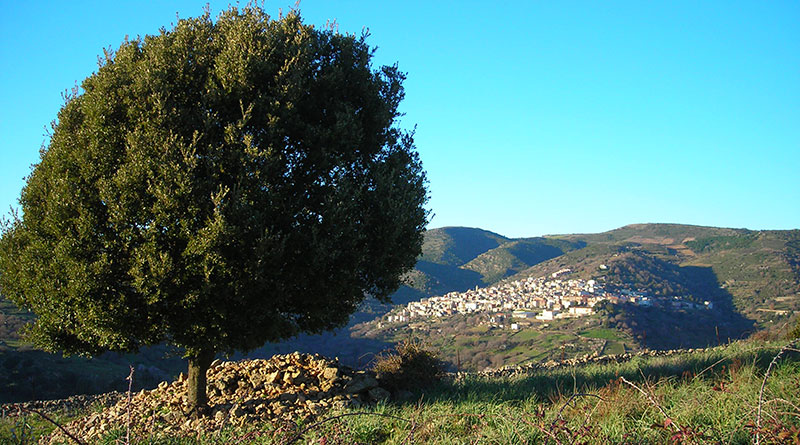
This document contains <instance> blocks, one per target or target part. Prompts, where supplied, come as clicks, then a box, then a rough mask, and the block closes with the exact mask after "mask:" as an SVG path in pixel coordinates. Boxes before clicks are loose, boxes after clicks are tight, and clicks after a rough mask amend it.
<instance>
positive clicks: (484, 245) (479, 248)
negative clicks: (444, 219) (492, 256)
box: [420, 227, 509, 267]
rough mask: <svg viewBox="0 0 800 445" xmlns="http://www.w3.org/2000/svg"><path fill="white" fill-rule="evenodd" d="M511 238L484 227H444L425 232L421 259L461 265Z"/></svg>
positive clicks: (436, 262) (449, 264) (435, 262)
mask: <svg viewBox="0 0 800 445" xmlns="http://www.w3.org/2000/svg"><path fill="white" fill-rule="evenodd" d="M508 241H509V239H508V238H506V237H504V236H502V235H498V234H496V233H494V232H489V231H488V230H483V229H474V228H470V227H442V228H439V229H431V230H428V231H426V232H425V241H424V243H423V245H422V256H421V257H420V260H422V261H427V262H430V263H434V264H444V265H448V266H456V267H458V266H461V265H462V264H465V263H467V262H469V261H471V260H472V259H474V258H475V257H477V256H478V255H480V254H482V253H484V252H486V251H488V250H490V249H494V248H495V247H497V246H500V245H501V244H503V243H506V242H508Z"/></svg>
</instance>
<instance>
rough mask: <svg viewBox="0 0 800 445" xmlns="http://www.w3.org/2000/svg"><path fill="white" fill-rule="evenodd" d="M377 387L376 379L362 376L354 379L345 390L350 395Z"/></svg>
mask: <svg viewBox="0 0 800 445" xmlns="http://www.w3.org/2000/svg"><path fill="white" fill-rule="evenodd" d="M376 386H378V381H377V380H375V377H372V376H371V375H369V374H360V375H357V376H356V377H354V378H353V380H351V381H350V383H348V384H347V386H345V388H344V390H345V391H346V392H347V393H348V394H357V393H360V392H361V391H366V390H368V389H371V388H374V387H376Z"/></svg>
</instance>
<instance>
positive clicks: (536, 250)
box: [461, 238, 586, 285]
mask: <svg viewBox="0 0 800 445" xmlns="http://www.w3.org/2000/svg"><path fill="white" fill-rule="evenodd" d="M584 246H586V243H585V242H583V241H569V240H560V239H550V238H523V239H518V240H511V241H508V242H506V243H504V244H501V245H500V246H498V247H495V248H494V249H491V250H488V251H486V252H484V253H482V254H480V255H478V256H477V257H475V258H474V259H472V260H470V261H469V262H468V263H466V264H463V265H461V269H466V270H472V271H475V272H478V273H479V274H480V275H481V278H482V281H483V283H484V284H487V285H488V284H492V283H495V282H497V281H499V280H501V279H503V278H506V277H508V276H511V275H515V274H516V273H519V272H521V271H523V270H525V269H527V268H529V267H531V266H533V265H536V264H539V263H541V262H543V261H547V260H549V259H552V258H556V257H558V256H561V255H563V254H565V253H566V252H570V251H573V250H576V249H581V248H583V247H584Z"/></svg>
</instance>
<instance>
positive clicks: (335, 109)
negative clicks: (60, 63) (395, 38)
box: [0, 6, 427, 403]
mask: <svg viewBox="0 0 800 445" xmlns="http://www.w3.org/2000/svg"><path fill="white" fill-rule="evenodd" d="M372 54H373V50H372V49H371V48H370V47H369V45H368V44H367V43H366V35H362V36H360V37H357V36H353V35H346V34H340V33H338V32H335V31H333V30H331V29H317V28H314V27H312V26H309V25H306V24H304V23H303V21H302V19H301V17H300V15H299V13H295V12H293V13H290V14H289V15H287V16H285V17H282V18H280V19H278V20H274V19H271V18H270V17H269V16H268V15H267V14H266V13H265V12H264V11H263V10H261V9H260V8H257V7H250V6H248V7H245V8H242V9H237V8H230V9H228V10H227V11H224V12H223V13H221V14H220V15H219V16H218V17H217V18H216V20H212V18H211V17H210V14H209V13H206V14H205V15H203V16H202V17H199V18H193V19H184V20H180V21H179V22H178V23H177V24H176V25H175V26H174V28H173V29H170V30H166V29H162V30H161V32H160V34H158V35H155V36H145V37H144V38H137V39H135V40H128V39H126V41H125V42H123V43H122V44H121V46H120V47H119V49H118V50H116V51H114V52H110V51H109V52H106V54H105V57H104V58H103V59H102V60H101V62H100V64H99V67H98V70H97V72H96V73H94V74H92V75H91V76H89V77H88V78H87V79H85V80H84V81H83V82H82V84H81V87H82V90H83V91H82V92H80V93H74V94H72V95H70V96H69V97H68V98H67V101H66V103H65V104H64V106H63V107H62V109H61V110H60V111H59V113H58V120H57V123H56V124H54V128H53V133H52V136H51V139H50V141H49V144H48V145H47V146H46V147H45V148H43V149H42V151H41V160H40V162H39V163H38V164H37V165H36V166H35V167H34V169H33V171H32V173H31V174H30V176H29V177H28V179H27V184H26V186H25V188H24V189H23V191H22V195H21V198H20V204H21V208H22V213H21V215H18V216H17V217H15V218H14V219H12V220H11V221H9V222H7V223H6V225H5V227H4V228H3V233H2V238H1V239H0V290H1V291H2V293H3V294H4V295H5V296H7V297H8V298H10V299H11V300H12V301H14V302H15V303H17V304H18V305H20V306H22V307H25V308H29V309H31V310H32V311H33V312H35V313H36V314H37V319H36V322H35V323H34V324H33V325H32V326H31V327H30V329H28V334H29V336H30V338H32V339H33V340H34V342H35V343H36V344H37V345H39V346H40V347H43V348H44V349H46V350H50V351H65V352H67V353H84V354H86V353H88V354H96V353H99V352H102V351H106V350H116V351H135V350H137V349H138V348H139V347H141V346H143V345H150V344H156V343H161V342H169V343H172V344H174V345H177V346H179V347H181V348H184V349H185V351H186V355H187V357H188V358H189V359H190V377H191V373H192V369H191V366H192V360H195V361H196V360H198V357H203V360H201V362H203V363H206V365H205V366H206V367H207V362H210V358H209V356H210V357H213V354H214V353H216V352H232V351H234V350H248V349H252V348H255V347H258V346H260V345H262V344H264V343H265V342H271V341H277V340H281V339H284V338H287V337H291V336H293V335H295V334H297V333H300V332H311V333H314V332H320V331H323V330H327V329H331V328H334V327H338V326H341V325H343V324H345V323H346V322H347V320H348V317H349V315H350V314H351V313H352V312H353V311H354V310H355V309H356V307H357V305H358V304H359V303H360V302H361V301H363V300H364V298H365V297H366V296H373V297H376V298H379V299H384V300H385V299H386V298H388V295H389V294H390V293H391V292H393V291H394V290H396V289H397V287H398V286H399V283H400V281H399V280H400V278H399V277H400V275H401V274H402V273H404V272H406V271H408V270H410V269H411V268H412V267H413V266H414V263H415V260H416V257H417V256H418V255H419V253H420V249H421V244H422V231H423V230H424V226H425V224H426V222H427V211H426V210H425V209H424V205H425V202H426V200H427V191H426V179H425V174H424V171H423V169H422V166H421V163H420V161H419V159H418V155H417V153H416V151H415V147H414V142H413V135H412V134H411V133H408V132H406V131H403V130H401V129H399V128H398V127H397V125H396V119H397V118H398V116H399V112H398V105H399V103H400V101H401V100H402V98H403V94H404V93H403V87H402V82H403V80H404V74H403V73H402V72H400V71H399V69H398V68H397V66H383V67H380V68H373V67H372V63H371V60H372ZM203 363H201V365H202V364H203ZM202 371H203V374H204V373H205V370H204V369H202ZM201 383H202V382H201ZM200 391H201V392H203V393H204V388H201V389H200ZM199 402H200V403H202V402H203V400H200V401H199Z"/></svg>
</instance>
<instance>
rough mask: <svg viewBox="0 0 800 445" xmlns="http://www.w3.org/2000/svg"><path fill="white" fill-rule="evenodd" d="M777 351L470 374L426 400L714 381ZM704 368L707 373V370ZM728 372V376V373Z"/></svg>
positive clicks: (511, 398)
mask: <svg viewBox="0 0 800 445" xmlns="http://www.w3.org/2000/svg"><path fill="white" fill-rule="evenodd" d="M775 354H776V351H775V350H774V349H772V350H767V349H753V350H749V351H740V352H737V353H734V354H730V353H723V352H722V351H714V352H710V353H696V354H686V355H681V356H671V357H660V358H650V359H649V360H646V361H645V360H644V359H642V358H638V357H637V358H634V359H633V360H631V361H629V362H622V363H607V364H602V365H600V364H595V365H587V366H580V367H574V368H572V367H561V368H556V369H552V370H539V371H536V372H534V373H532V374H531V375H529V376H522V377H511V378H480V377H473V378H468V380H467V381H465V382H459V381H453V380H451V381H447V382H444V383H442V384H441V385H438V386H437V388H436V389H435V390H431V391H427V392H424V399H425V400H426V401H427V402H429V403H431V402H434V403H435V402H457V401H458V402H464V401H468V402H492V403H501V402H520V401H524V400H530V399H532V398H534V399H536V400H539V401H542V402H547V401H554V400H557V399H558V398H559V397H560V396H563V395H567V396H569V395H571V394H575V393H581V392H582V393H595V392H596V391H597V390H598V389H599V388H602V387H606V386H609V385H617V384H619V378H620V377H625V378H626V379H627V380H629V381H633V382H642V381H645V379H646V381H648V382H650V383H653V382H657V381H659V380H660V379H662V378H667V377H675V376H678V377H680V378H683V379H685V380H687V381H688V380H691V379H694V378H695V376H698V374H700V373H702V374H701V375H700V376H698V378H702V379H705V380H707V381H714V379H716V378H719V376H720V373H727V372H728V370H730V369H732V368H735V367H737V366H742V365H743V364H748V365H749V364H752V365H754V366H755V367H756V369H757V370H758V371H759V372H760V373H763V372H764V371H765V370H766V369H767V367H768V366H769V363H770V361H771V360H772V358H773V357H774V356H775ZM786 360H791V361H799V360H800V354H798V353H786V354H784V356H783V357H782V361H786ZM704 370H705V372H703V371H704ZM726 375H727V374H726ZM415 396H417V398H416V399H410V400H409V401H408V402H400V403H399V404H400V405H403V404H413V403H416V400H418V398H419V397H421V396H422V393H421V392H420V393H418V394H415Z"/></svg>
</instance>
